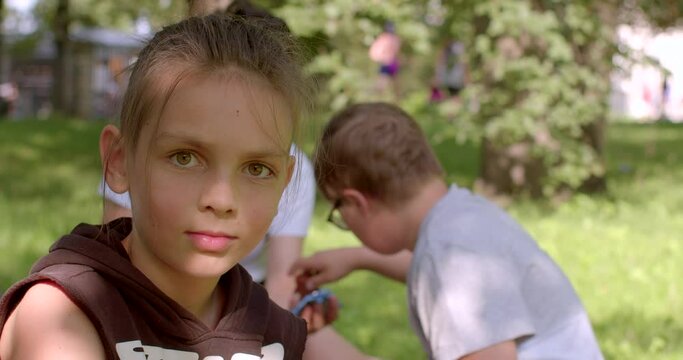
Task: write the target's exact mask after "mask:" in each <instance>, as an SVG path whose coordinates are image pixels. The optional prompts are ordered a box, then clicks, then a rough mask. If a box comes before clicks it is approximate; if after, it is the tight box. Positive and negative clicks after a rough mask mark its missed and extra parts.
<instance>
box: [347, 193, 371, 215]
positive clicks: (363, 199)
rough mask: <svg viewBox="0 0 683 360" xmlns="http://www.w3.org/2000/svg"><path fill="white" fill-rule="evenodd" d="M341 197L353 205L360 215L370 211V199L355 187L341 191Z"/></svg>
mask: <svg viewBox="0 0 683 360" xmlns="http://www.w3.org/2000/svg"><path fill="white" fill-rule="evenodd" d="M341 197H342V199H343V201H345V202H346V203H347V204H349V205H351V206H353V207H355V208H356V209H357V210H358V211H359V212H360V214H361V215H362V216H366V215H368V214H369V213H370V210H371V207H370V205H371V204H370V199H369V198H368V197H367V196H366V195H365V194H363V193H362V192H360V191H358V190H356V189H344V190H342V191H341Z"/></svg>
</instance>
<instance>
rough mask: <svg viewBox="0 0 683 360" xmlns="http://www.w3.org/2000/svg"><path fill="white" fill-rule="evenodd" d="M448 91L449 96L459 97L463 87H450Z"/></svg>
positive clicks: (447, 88)
mask: <svg viewBox="0 0 683 360" xmlns="http://www.w3.org/2000/svg"><path fill="white" fill-rule="evenodd" d="M446 90H448V95H450V96H457V95H458V94H460V92H461V91H462V88H461V87H454V86H448V87H446Z"/></svg>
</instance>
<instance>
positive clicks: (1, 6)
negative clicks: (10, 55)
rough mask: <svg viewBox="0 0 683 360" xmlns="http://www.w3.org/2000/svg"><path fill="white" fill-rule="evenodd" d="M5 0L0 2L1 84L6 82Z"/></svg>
mask: <svg viewBox="0 0 683 360" xmlns="http://www.w3.org/2000/svg"><path fill="white" fill-rule="evenodd" d="M4 25H5V0H0V83H3V82H5V81H6V80H7V79H6V78H5V26H4Z"/></svg>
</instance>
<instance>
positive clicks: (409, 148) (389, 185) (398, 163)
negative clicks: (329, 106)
mask: <svg viewBox="0 0 683 360" xmlns="http://www.w3.org/2000/svg"><path fill="white" fill-rule="evenodd" d="M314 163H315V173H316V179H317V182H318V186H319V187H320V189H321V190H322V191H323V193H324V194H325V196H327V197H328V198H332V196H333V195H332V194H331V193H330V192H331V191H334V192H339V191H340V190H342V189H344V188H353V189H356V190H359V191H360V192H362V193H364V194H366V195H368V196H373V197H375V198H378V199H380V200H382V201H383V202H385V203H387V204H388V205H400V203H401V202H403V201H405V200H407V199H410V198H411V197H412V196H414V195H415V192H416V191H417V190H418V189H419V186H420V185H421V184H423V183H424V182H426V181H428V180H431V179H433V178H434V177H442V176H443V169H442V167H441V164H440V163H439V161H438V159H437V158H436V155H435V154H434V152H433V151H432V148H431V146H430V145H429V143H428V142H427V139H426V138H425V136H424V134H423V133H422V130H421V129H420V126H419V125H418V124H417V123H416V122H415V121H414V120H413V119H412V118H411V117H410V115H408V114H407V113H405V112H404V111H403V110H401V109H400V108H398V107H397V106H394V105H391V104H387V103H363V104H356V105H352V106H350V107H348V108H346V109H344V110H342V111H341V112H339V113H337V114H336V115H334V116H333V117H332V119H331V120H330V121H329V122H328V124H327V125H326V127H325V129H324V130H323V134H322V137H321V139H320V143H319V144H318V146H317V148H316V151H315V155H314Z"/></svg>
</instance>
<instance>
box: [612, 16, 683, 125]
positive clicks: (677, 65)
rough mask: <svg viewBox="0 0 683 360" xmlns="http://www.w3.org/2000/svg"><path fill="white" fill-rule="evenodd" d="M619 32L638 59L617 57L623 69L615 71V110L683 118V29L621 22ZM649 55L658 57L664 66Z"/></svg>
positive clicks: (633, 115)
mask: <svg viewBox="0 0 683 360" xmlns="http://www.w3.org/2000/svg"><path fill="white" fill-rule="evenodd" d="M617 36H618V40H619V42H620V44H622V45H621V48H622V49H623V50H628V51H630V52H631V54H632V55H634V58H635V59H634V60H635V61H634V62H632V61H627V60H625V59H624V58H621V57H617V58H615V60H614V61H615V64H616V65H617V66H619V67H621V68H622V69H623V71H617V72H615V73H614V74H613V75H612V97H611V107H612V111H613V112H614V113H615V114H616V115H618V116H623V117H626V118H632V119H636V120H640V121H653V120H657V119H663V118H664V119H668V120H671V121H676V122H681V121H683V29H671V30H668V31H665V32H656V31H655V30H653V29H652V28H650V27H646V26H627V25H621V26H619V28H618V29H617ZM629 49H630V50H629ZM647 58H652V59H656V61H658V62H659V64H660V66H661V68H659V67H658V66H657V65H655V64H652V63H648V61H647ZM662 68H663V69H666V71H668V73H669V74H668V76H667V75H666V72H665V71H664V70H663V69H662ZM665 79H666V81H667V87H668V91H665V90H664V89H665V86H664V80H665Z"/></svg>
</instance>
